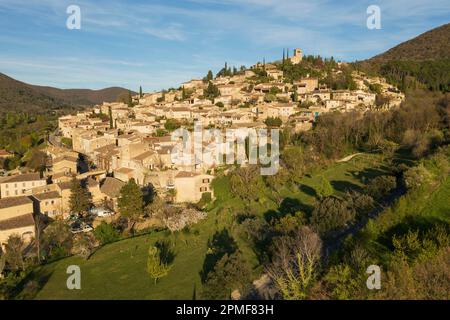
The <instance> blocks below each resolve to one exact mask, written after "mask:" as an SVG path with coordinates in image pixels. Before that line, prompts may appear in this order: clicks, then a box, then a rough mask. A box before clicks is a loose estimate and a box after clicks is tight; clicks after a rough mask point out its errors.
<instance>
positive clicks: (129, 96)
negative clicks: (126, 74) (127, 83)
mask: <svg viewBox="0 0 450 320" xmlns="http://www.w3.org/2000/svg"><path fill="white" fill-rule="evenodd" d="M127 105H128V108H133V107H134V104H133V97H132V96H131V91H130V90H128V97H127Z"/></svg>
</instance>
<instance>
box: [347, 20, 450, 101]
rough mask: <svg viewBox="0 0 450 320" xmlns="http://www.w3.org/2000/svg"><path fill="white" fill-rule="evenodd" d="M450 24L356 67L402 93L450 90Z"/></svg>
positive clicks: (361, 62)
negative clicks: (395, 87)
mask: <svg viewBox="0 0 450 320" xmlns="http://www.w3.org/2000/svg"><path fill="white" fill-rule="evenodd" d="M449 39H450V23H449V24H445V25H443V26H440V27H438V28H435V29H433V30H430V31H428V32H425V33H423V34H421V35H419V36H417V37H415V38H414V39H411V40H408V41H406V42H404V43H401V44H399V45H398V46H395V47H394V48H392V49H390V50H388V51H386V52H385V53H382V54H379V55H377V56H375V57H373V58H371V59H368V60H364V61H360V62H357V63H356V65H357V66H358V67H359V68H360V69H361V70H363V71H365V72H368V73H376V74H379V75H381V76H383V77H385V78H386V79H387V80H388V81H389V82H390V83H391V84H393V85H396V86H397V87H398V88H400V90H402V91H406V90H408V89H416V88H424V89H429V90H432V91H442V92H449V91H450V40H449Z"/></svg>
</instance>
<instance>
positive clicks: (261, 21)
mask: <svg viewBox="0 0 450 320" xmlns="http://www.w3.org/2000/svg"><path fill="white" fill-rule="evenodd" d="M71 4H74V3H73V1H72V0H39V1H38V0H0V28H1V29H2V34H1V35H0V59H1V60H0V71H3V72H9V73H11V74H12V75H17V76H20V77H22V80H24V81H27V80H29V81H32V82H35V83H40V84H45V83H48V84H52V85H57V86H58V85H59V86H63V87H68V86H82V87H83V86H91V87H100V86H109V85H124V86H127V87H134V88H135V87H137V86H138V85H140V84H142V85H143V86H144V87H146V88H152V89H156V88H162V87H163V86H178V85H179V83H180V82H183V81H185V80H188V79H189V78H191V77H198V76H202V75H203V74H204V73H206V71H207V70H208V69H212V70H218V69H219V68H221V67H222V65H223V63H224V61H227V62H228V63H229V64H230V65H236V66H239V65H241V64H246V65H248V64H251V63H254V62H256V61H258V60H260V59H261V58H262V57H266V60H270V59H271V58H274V59H278V58H279V57H280V55H281V48H284V47H291V48H293V47H301V48H303V49H304V51H305V52H306V53H308V54H321V55H323V56H334V57H335V58H338V59H342V60H354V59H362V58H368V57H370V56H373V55H375V54H378V53H380V52H382V51H384V50H386V49H388V48H390V47H392V46H394V45H396V44H398V43H399V42H402V41H405V40H407V39H409V38H411V37H413V36H415V35H417V34H419V33H422V32H424V31H426V30H429V29H431V28H433V27H436V26H438V25H440V24H443V23H446V22H448V20H449V19H448V17H449V16H450V1H448V0H432V1H430V0H377V1H376V3H375V4H377V5H379V6H380V7H381V10H382V27H383V28H382V30H376V31H369V30H368V29H367V28H366V17H367V14H366V8H367V7H368V6H369V5H370V4H374V3H373V0H361V1H359V0H358V1H354V0H342V1H339V2H337V1H334V0H314V1H306V0H184V1H178V0H171V1H167V0H150V1H143V0H133V1H125V0H123V1H121V0H96V1H88V0H77V1H76V4H77V5H79V6H80V8H81V13H82V23H81V26H82V27H81V30H77V31H69V30H67V29H66V27H65V21H66V19H67V16H68V15H67V13H66V8H67V6H68V5H71Z"/></svg>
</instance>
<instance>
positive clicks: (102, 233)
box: [94, 221, 120, 244]
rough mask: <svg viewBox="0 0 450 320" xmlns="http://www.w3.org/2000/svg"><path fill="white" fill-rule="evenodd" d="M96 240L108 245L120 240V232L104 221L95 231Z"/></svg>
mask: <svg viewBox="0 0 450 320" xmlns="http://www.w3.org/2000/svg"><path fill="white" fill-rule="evenodd" d="M94 235H95V238H96V239H97V240H98V241H100V243H101V244H107V243H111V242H114V241H117V240H119V238H120V235H119V232H117V230H116V229H115V228H114V226H113V225H112V224H109V223H106V222H105V221H102V223H100V224H99V225H98V226H97V227H96V228H95V230H94Z"/></svg>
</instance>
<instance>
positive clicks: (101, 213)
mask: <svg viewBox="0 0 450 320" xmlns="http://www.w3.org/2000/svg"><path fill="white" fill-rule="evenodd" d="M90 212H91V214H93V215H96V216H97V217H109V216H112V215H114V212H113V211H111V210H108V209H105V208H92V209H91V210H90Z"/></svg>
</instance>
